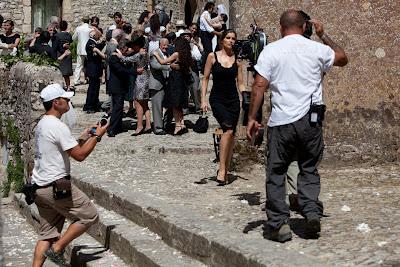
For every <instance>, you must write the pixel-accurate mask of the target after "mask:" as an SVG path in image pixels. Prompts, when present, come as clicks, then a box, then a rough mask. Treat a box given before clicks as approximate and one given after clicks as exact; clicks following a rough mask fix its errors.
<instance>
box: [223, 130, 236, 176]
mask: <svg viewBox="0 0 400 267" xmlns="http://www.w3.org/2000/svg"><path fill="white" fill-rule="evenodd" d="M234 146H235V134H234V133H233V132H232V139H231V141H230V147H229V154H228V157H227V159H226V163H225V169H226V174H228V173H229V172H230V171H231V162H232V156H233V148H234Z"/></svg>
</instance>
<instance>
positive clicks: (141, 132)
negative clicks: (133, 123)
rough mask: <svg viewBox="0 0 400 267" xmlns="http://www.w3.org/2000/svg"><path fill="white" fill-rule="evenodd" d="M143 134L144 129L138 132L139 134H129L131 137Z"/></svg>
mask: <svg viewBox="0 0 400 267" xmlns="http://www.w3.org/2000/svg"><path fill="white" fill-rule="evenodd" d="M141 134H144V128H143V129H142V130H140V131H139V132H134V133H133V134H131V136H138V135H141Z"/></svg>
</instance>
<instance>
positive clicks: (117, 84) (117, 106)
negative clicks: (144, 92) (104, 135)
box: [108, 39, 144, 137]
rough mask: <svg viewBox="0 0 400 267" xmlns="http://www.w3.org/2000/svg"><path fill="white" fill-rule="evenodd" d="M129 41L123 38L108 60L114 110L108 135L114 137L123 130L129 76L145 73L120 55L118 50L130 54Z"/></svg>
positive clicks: (110, 91) (109, 89)
mask: <svg viewBox="0 0 400 267" xmlns="http://www.w3.org/2000/svg"><path fill="white" fill-rule="evenodd" d="M128 43H129V41H128V40H126V39H123V40H122V41H120V42H119V44H118V49H117V51H116V52H114V53H112V54H111V57H110V59H109V60H108V66H109V68H110V77H109V79H110V80H109V84H108V91H109V93H110V94H111V98H112V111H111V119H110V126H109V128H108V136H109V137H114V136H115V135H116V134H119V133H121V132H123V128H122V115H123V111H124V97H125V94H126V92H127V91H128V87H129V80H130V79H129V76H131V75H137V74H141V73H143V71H144V69H143V68H138V69H134V68H132V67H128V66H126V65H125V64H124V63H122V62H121V60H120V58H119V57H118V52H120V53H122V55H124V56H126V55H127V54H128Z"/></svg>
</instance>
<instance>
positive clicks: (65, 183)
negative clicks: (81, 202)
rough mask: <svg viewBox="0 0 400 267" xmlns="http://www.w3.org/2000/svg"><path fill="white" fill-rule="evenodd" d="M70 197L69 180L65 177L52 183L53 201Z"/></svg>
mask: <svg viewBox="0 0 400 267" xmlns="http://www.w3.org/2000/svg"><path fill="white" fill-rule="evenodd" d="M70 196H71V180H70V178H69V177H68V176H67V177H65V178H61V179H58V180H57V181H54V182H53V197H54V199H55V200H57V199H63V198H67V197H70Z"/></svg>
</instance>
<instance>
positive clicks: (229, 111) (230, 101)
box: [201, 30, 245, 185]
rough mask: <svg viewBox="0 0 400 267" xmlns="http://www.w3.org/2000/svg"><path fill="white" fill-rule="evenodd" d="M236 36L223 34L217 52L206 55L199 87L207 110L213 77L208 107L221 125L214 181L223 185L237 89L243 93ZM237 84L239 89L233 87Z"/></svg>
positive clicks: (237, 105) (237, 111) (231, 142)
mask: <svg viewBox="0 0 400 267" xmlns="http://www.w3.org/2000/svg"><path fill="white" fill-rule="evenodd" d="M235 41H236V33H235V31H233V30H226V31H224V32H223V33H222V36H221V41H220V44H219V45H220V48H221V50H220V51H218V52H215V53H210V54H208V57H207V61H206V65H205V67H204V78H203V83H202V87H201V108H202V110H203V112H206V111H207V109H208V104H207V100H206V93H207V87H208V81H209V78H210V73H212V75H213V87H212V89H211V93H210V105H211V109H212V111H213V115H214V117H215V118H216V119H217V121H218V123H219V124H220V126H221V128H222V131H223V134H222V137H221V141H220V144H219V147H220V149H219V152H220V154H219V158H220V164H219V171H218V173H217V181H218V183H219V184H221V185H224V184H226V183H227V182H228V171H229V166H230V163H231V159H232V153H233V145H234V136H235V131H236V125H237V122H238V119H239V114H240V100H239V95H240V94H239V92H238V87H239V89H240V90H241V91H242V90H244V89H245V87H244V83H243V73H242V64H241V62H238V61H237V60H236V56H235V54H234V52H233V45H234V44H235ZM236 84H238V86H236Z"/></svg>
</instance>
